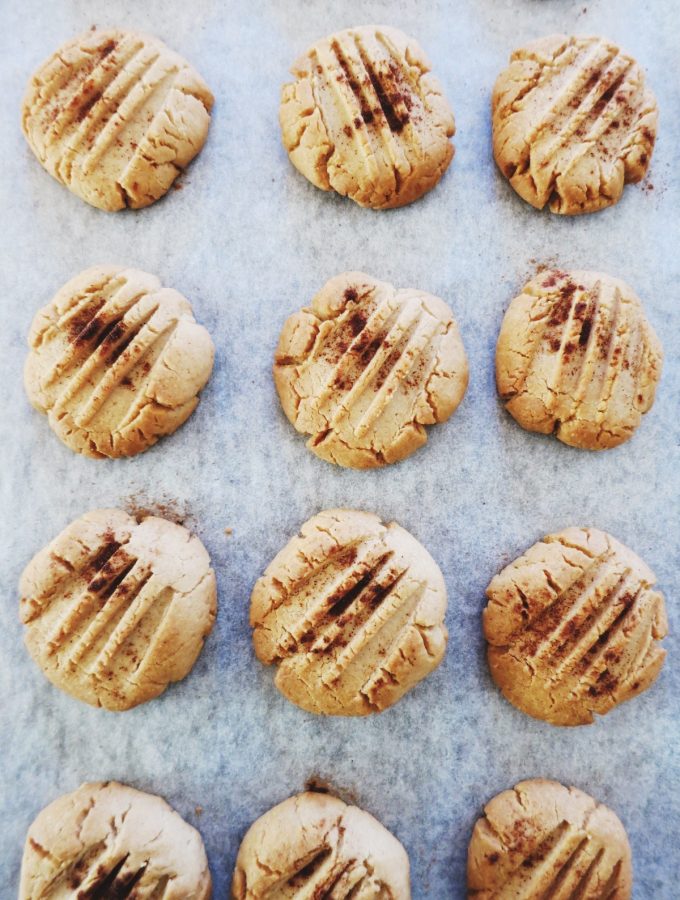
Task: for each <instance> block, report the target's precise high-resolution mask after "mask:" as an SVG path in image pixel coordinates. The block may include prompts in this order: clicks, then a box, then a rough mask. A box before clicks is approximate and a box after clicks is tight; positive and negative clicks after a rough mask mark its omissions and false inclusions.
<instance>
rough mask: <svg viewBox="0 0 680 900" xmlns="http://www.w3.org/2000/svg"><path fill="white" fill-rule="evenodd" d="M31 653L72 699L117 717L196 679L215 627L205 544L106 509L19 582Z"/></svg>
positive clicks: (157, 522) (43, 555)
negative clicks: (198, 661)
mask: <svg viewBox="0 0 680 900" xmlns="http://www.w3.org/2000/svg"><path fill="white" fill-rule="evenodd" d="M19 589H20V592H21V603H20V616H21V621H22V622H23V623H24V624H25V625H26V634H25V641H26V646H27V647H28V651H29V653H30V654H31V656H32V657H33V659H34V660H35V661H36V663H37V664H38V665H39V666H40V668H41V669H42V671H43V673H44V674H45V675H46V676H47V678H49V680H50V681H51V682H52V683H53V684H55V685H56V686H57V687H59V688H61V689H62V690H63V691H66V693H67V694H71V696H73V697H76V698H77V699H78V700H83V701H84V702H85V703H90V704H91V705H92V706H103V707H105V708H106V709H110V710H123V709H130V708H131V707H133V706H137V705H138V704H139V703H145V702H146V701H147V700H151V699H152V698H153V697H157V696H158V695H159V694H162V693H163V691H164V690H165V689H166V687H167V686H168V684H169V683H170V682H172V681H180V680H181V679H182V678H184V677H185V676H186V675H188V673H189V672H190V671H191V668H192V666H193V665H194V663H195V662H196V659H197V658H198V655H199V653H200V652H201V649H202V648H203V643H204V641H205V639H206V637H207V636H208V635H209V634H210V632H211V630H212V627H213V623H214V621H215V612H216V606H217V595H216V588H215V573H214V572H213V570H212V569H211V568H210V559H209V558H208V553H207V551H206V549H205V547H204V546H203V544H202V543H201V542H200V541H199V539H198V538H197V537H195V536H194V535H192V534H190V533H189V532H188V531H187V530H186V528H182V526H181V525H175V524H174V523H173V522H168V521H167V520H166V519H160V518H157V517H155V516H149V517H148V518H145V519H143V520H142V521H141V522H137V521H136V520H135V519H133V518H132V516H129V515H128V514H127V513H125V512H123V511H122V510H119V509H98V510H94V511H93V512H89V513H86V514H85V515H84V516H81V518H79V519H76V520H75V522H72V523H71V524H70V525H69V526H68V527H67V528H65V529H64V531H62V532H61V534H60V535H59V536H58V537H56V538H55V539H54V540H53V541H52V543H50V544H48V546H47V547H45V548H44V549H43V550H41V551H40V552H39V553H38V554H37V555H36V556H34V557H33V559H32V560H31V562H30V563H29V564H28V566H27V567H26V569H25V570H24V572H23V575H22V576H21V582H20V586H19Z"/></svg>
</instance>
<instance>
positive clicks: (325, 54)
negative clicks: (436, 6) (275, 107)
mask: <svg viewBox="0 0 680 900" xmlns="http://www.w3.org/2000/svg"><path fill="white" fill-rule="evenodd" d="M291 72H292V74H293V75H294V77H295V81H294V82H292V83H291V84H286V85H284V87H283V91H282V94H281V108H280V111H279V119H280V122H281V131H282V135H283V145H284V147H285V148H286V150H287V151H288V155H289V156H290V159H291V162H292V163H293V165H294V166H295V168H296V169H297V170H298V171H299V172H301V173H302V174H303V175H304V176H305V178H307V179H309V181H311V182H312V184H314V185H316V187H319V188H321V189H322V190H324V191H336V192H337V193H338V194H341V195H342V196H345V197H349V198H350V199H351V200H354V201H355V203H358V204H359V206H369V207H371V208H373V209H390V208H391V207H395V206H404V205H405V204H406V203H412V202H413V201H414V200H417V199H418V198H419V197H422V195H423V194H425V193H426V192H427V191H429V190H431V189H432V188H433V187H434V186H435V185H436V184H437V182H438V181H439V179H440V178H441V177H442V175H443V174H444V172H445V171H446V169H447V168H448V166H449V163H450V162H451V160H452V159H453V152H454V151H453V145H452V143H451V141H450V140H449V138H451V137H452V136H453V134H454V132H455V126H454V121H453V113H452V112H451V109H450V107H449V105H448V103H447V101H446V98H445V97H444V94H443V91H442V86H441V84H440V83H439V81H438V80H437V79H436V78H435V77H434V76H433V75H431V74H430V64H429V62H428V61H427V58H426V56H425V54H424V53H423V51H422V50H421V48H420V46H419V45H418V44H417V43H416V42H415V41H414V40H413V39H412V38H410V37H407V36H406V35H405V34H403V33H402V32H401V31H398V30H397V29H396V28H386V27H383V26H380V25H366V26H364V27H361V28H348V29H347V30H345V31H340V32H337V33H336V34H332V35H331V36H330V37H327V38H324V39H323V40H321V41H318V42H317V43H316V44H314V45H313V46H312V47H310V48H309V50H307V52H306V53H305V54H304V55H303V56H301V57H300V58H299V59H298V60H297V61H296V62H295V64H294V65H293V67H292V69H291Z"/></svg>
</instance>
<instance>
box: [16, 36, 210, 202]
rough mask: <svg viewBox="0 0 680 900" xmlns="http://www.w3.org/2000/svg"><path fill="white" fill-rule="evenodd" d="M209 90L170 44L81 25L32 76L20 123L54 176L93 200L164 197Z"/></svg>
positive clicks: (195, 140) (203, 132) (195, 141)
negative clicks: (83, 29)
mask: <svg viewBox="0 0 680 900" xmlns="http://www.w3.org/2000/svg"><path fill="white" fill-rule="evenodd" d="M212 105H213V96H212V94H211V93H210V90H209V88H208V86H207V85H206V84H205V82H204V81H203V79H202V78H201V77H200V75H199V74H198V73H197V72H196V71H195V70H194V69H193V67H192V66H190V65H189V63H188V62H187V61H186V60H185V59H182V57H181V56H179V55H178V54H177V53H174V52H173V51H172V50H170V49H168V47H166V46H165V44H163V43H162V42H161V41H159V40H158V39H157V38H155V37H151V36H150V35H147V34H137V33H135V32H127V31H121V30H119V29H112V30H106V31H87V32H85V34H81V35H78V36H77V37H75V38H73V39H72V40H70V41H67V42H66V43H65V44H63V45H62V46H61V47H60V48H59V49H58V50H57V51H56V52H55V53H53V54H52V56H51V57H50V58H49V59H48V60H46V61H45V62H44V63H43V64H42V66H40V68H39V69H38V70H37V71H36V73H35V74H34V75H33V77H32V78H31V80H30V82H29V84H28V88H27V90H26V95H25V97H24V103H23V108H22V122H21V124H22V128H23V132H24V135H25V137H26V140H27V141H28V143H29V145H30V147H31V150H33V152H34V153H35V155H36V156H37V158H38V160H39V161H40V163H41V164H42V166H43V167H44V168H45V169H47V171H48V172H49V173H50V175H52V176H54V178H56V179H57V181H60V182H61V183H62V184H64V185H66V187H67V188H69V190H71V191H73V193H74V194H77V195H78V196H79V197H80V198H81V199H83V200H85V201H86V202H87V203H90V204H92V206H96V207H98V208H99V209H105V210H118V209H123V208H124V207H126V206H129V207H131V208H132V209H139V208H140V207H142V206H148V205H149V204H150V203H153V202H154V201H155V200H158V198H159V197H162V196H163V195H164V194H165V193H166V192H167V190H168V189H169V188H170V186H171V184H172V183H173V181H174V180H175V178H177V176H178V175H179V174H180V172H181V171H182V170H183V169H184V168H185V167H186V166H187V165H188V164H189V163H190V162H191V160H192V159H193V158H194V157H195V156H196V154H197V153H198V152H199V151H200V150H201V148H202V147H203V144H204V143H205V140H206V137H207V135H208V126H209V125H210V110H211V108H212Z"/></svg>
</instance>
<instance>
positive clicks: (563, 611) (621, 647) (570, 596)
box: [484, 528, 668, 725]
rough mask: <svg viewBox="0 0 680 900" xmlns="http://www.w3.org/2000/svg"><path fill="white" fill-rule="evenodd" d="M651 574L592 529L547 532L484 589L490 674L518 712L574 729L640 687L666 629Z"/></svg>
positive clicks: (654, 669)
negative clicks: (486, 603)
mask: <svg viewBox="0 0 680 900" xmlns="http://www.w3.org/2000/svg"><path fill="white" fill-rule="evenodd" d="M655 584H656V578H655V576H654V573H653V572H652V571H651V570H650V569H649V568H648V567H647V566H646V565H645V564H644V563H643V561H642V560H641V559H640V558H639V557H638V556H636V555H635V554H634V553H633V552H632V551H631V550H629V549H628V548H627V547H624V546H623V544H620V543H619V542H618V541H617V540H615V539H614V538H613V537H611V535H608V534H605V532H603V531H598V530H597V529H596V528H567V529H565V530H564V531H560V532H558V533H557V534H549V535H548V536H547V537H545V538H543V540H542V541H539V542H538V543H537V544H534V545H533V547H530V548H529V550H527V552H526V553H524V554H523V555H522V556H520V557H519V558H518V559H516V560H515V561H514V562H513V563H510V565H508V566H506V567H505V568H504V569H503V571H502V572H500V573H499V574H498V575H496V577H495V578H494V579H493V580H492V581H491V584H490V585H489V587H488V588H487V591H486V595H487V597H488V600H489V602H488V605H487V607H486V609H485V610H484V634H485V636H486V639H487V641H488V642H489V648H488V659H489V667H490V669H491V675H492V677H493V679H494V681H495V682H496V684H497V685H498V686H499V688H500V689H501V691H502V692H503V695H504V696H505V697H506V699H507V700H509V701H510V703H512V704H513V706H516V707H517V708H518V709H521V710H522V711H523V712H525V713H528V714H529V715H530V716H534V717H535V718H537V719H543V720H544V721H546V722H551V723H552V724H553V725H584V724H588V723H590V722H592V721H593V718H594V715H595V714H598V715H604V713H606V712H609V710H610V709H613V707H615V706H617V705H618V704H619V703H622V702H623V701H624V700H630V698H631V697H635V696H636V695H637V694H640V693H642V691H644V690H646V689H647V688H648V687H649V686H650V685H651V684H652V683H653V682H654V681H655V679H656V677H657V676H658V674H659V672H660V671H661V667H662V666H663V662H664V659H665V657H666V652H665V650H663V649H662V648H661V647H660V645H659V641H660V640H662V638H664V637H665V636H666V634H667V632H668V624H667V621H666V609H665V605H664V599H663V595H662V594H660V593H659V592H658V591H655V590H654V589H653V588H654V585H655Z"/></svg>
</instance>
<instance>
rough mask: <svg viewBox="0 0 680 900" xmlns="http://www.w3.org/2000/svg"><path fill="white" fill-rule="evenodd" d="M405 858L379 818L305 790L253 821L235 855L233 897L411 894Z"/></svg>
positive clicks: (384, 897)
mask: <svg viewBox="0 0 680 900" xmlns="http://www.w3.org/2000/svg"><path fill="white" fill-rule="evenodd" d="M410 896H411V890H410V878H409V861H408V856H407V854H406V851H405V850H404V848H403V847H402V845H401V844H400V843H399V841H398V840H397V839H396V838H395V837H394V835H392V834H391V833H390V832H389V831H388V830H387V829H386V828H385V827H384V826H383V825H381V823H380V822H378V821H377V819H374V818H373V816H371V815H370V814H369V813H367V812H364V811H363V810H361V809H359V808H358V807H356V806H348V805H347V804H346V803H344V802H343V801H342V800H339V799H338V798H337V797H333V796H331V795H329V794H317V793H312V792H306V793H303V794H298V795H297V796H295V797H290V798H289V799H288V800H284V801H283V803H279V805H278V806H275V807H273V809H270V810H269V811H268V812H266V813H265V814H264V815H263V816H261V817H260V818H259V819H257V821H256V822H254V823H253V825H251V827H250V829H249V831H248V832H247V834H246V836H245V837H244V839H243V843H242V844H241V847H240V849H239V852H238V857H237V860H236V870H235V872H234V880H233V884H232V897H233V898H234V900H297V898H299V900H303V898H305V900H307V898H313V897H328V898H331V897H332V898H333V900H349V898H350V897H351V898H352V900H409V898H410Z"/></svg>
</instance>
